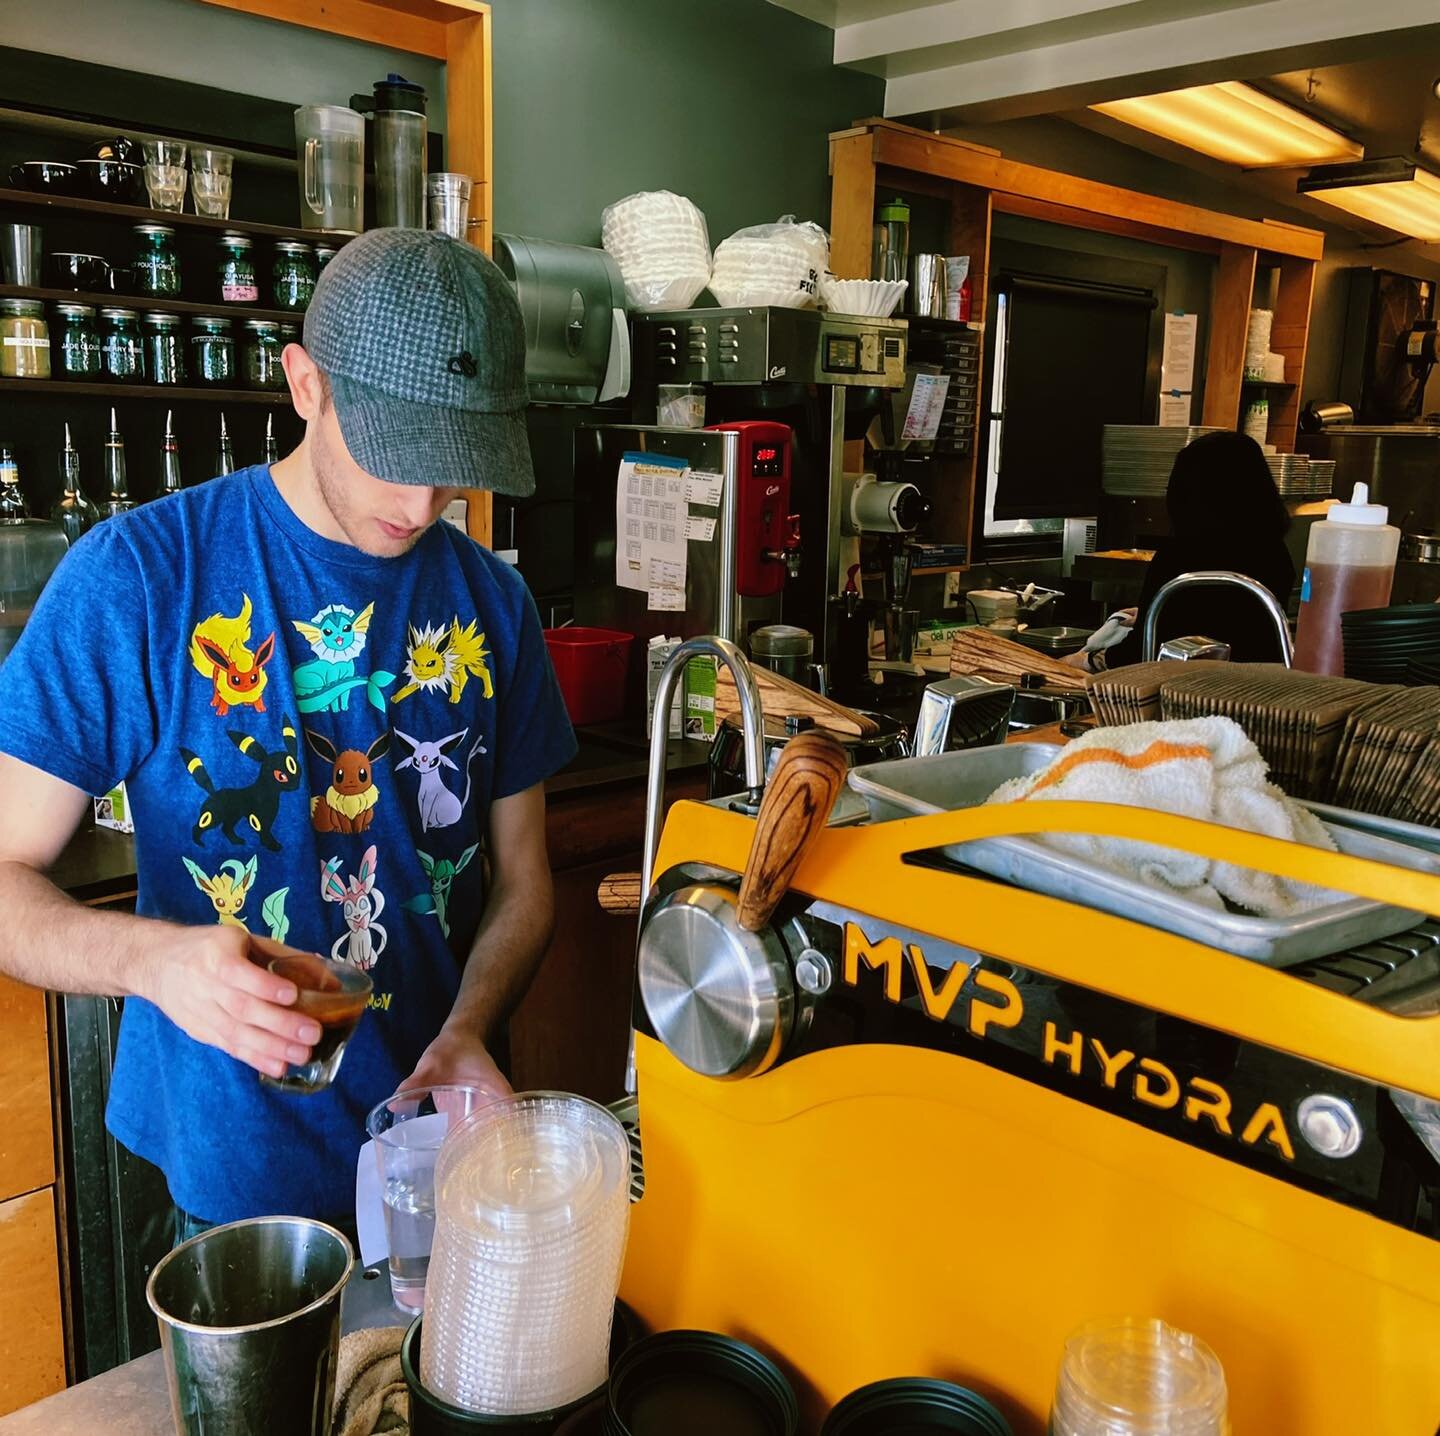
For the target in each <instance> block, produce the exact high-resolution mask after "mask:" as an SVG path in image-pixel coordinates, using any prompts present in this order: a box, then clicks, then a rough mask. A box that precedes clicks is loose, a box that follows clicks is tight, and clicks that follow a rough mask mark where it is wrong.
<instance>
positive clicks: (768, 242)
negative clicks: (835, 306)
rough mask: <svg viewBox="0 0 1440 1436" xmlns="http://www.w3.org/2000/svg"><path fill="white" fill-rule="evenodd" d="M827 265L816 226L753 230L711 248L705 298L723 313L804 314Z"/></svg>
mask: <svg viewBox="0 0 1440 1436" xmlns="http://www.w3.org/2000/svg"><path fill="white" fill-rule="evenodd" d="M829 263H830V237H829V236H828V235H827V234H826V233H825V231H824V230H823V229H821V228H820V226H819V225H818V224H809V223H806V224H793V223H786V222H783V221H782V222H781V223H779V224H769V225H758V226H755V227H754V228H751V229H742V230H739V231H737V232H736V233H735V234H732V235H731V236H730V238H729V239H727V240H723V241H722V242H721V243H720V244H719V245H718V246H716V249H715V268H714V271H713V272H712V273H711V275H710V292H711V294H713V295H714V296H715V298H716V300H717V301H718V302H719V303H720V304H721V305H722V306H723V307H725V308H740V307H742V306H745V305H762V304H770V305H775V306H777V307H779V308H784V309H807V308H810V307H812V306H813V305H814V303H815V297H816V292H817V289H818V287H819V283H820V276H821V275H822V274H824V273H825V270H826V269H827V268H828V266H829Z"/></svg>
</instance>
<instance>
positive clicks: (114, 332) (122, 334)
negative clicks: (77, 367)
mask: <svg viewBox="0 0 1440 1436" xmlns="http://www.w3.org/2000/svg"><path fill="white" fill-rule="evenodd" d="M100 318H101V320H102V322H103V324H104V330H103V332H102V333H101V336H100V358H101V364H102V367H103V369H104V373H105V377H106V378H107V379H119V380H121V381H122V382H125V383H132V384H134V383H138V382H139V381H140V380H141V379H143V378H144V377H145V354H144V341H143V340H142V339H141V337H140V321H139V318H138V316H137V315H136V313H135V311H134V310H133V309H102V310H101V311H100Z"/></svg>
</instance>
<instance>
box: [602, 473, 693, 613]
mask: <svg viewBox="0 0 1440 1436" xmlns="http://www.w3.org/2000/svg"><path fill="white" fill-rule="evenodd" d="M689 472H690V466H689V465H688V464H687V463H686V462H685V460H684V459H676V458H671V457H670V456H669V455H668V454H644V453H626V454H625V455H623V456H622V458H621V460H620V472H619V474H618V476H617V480H616V484H615V582H616V584H617V586H618V587H620V588H630V589H638V590H640V591H641V592H642V593H647V594H650V595H651V602H650V605H649V606H650V607H651V608H675V607H677V604H676V603H675V590H678V591H679V595H680V601H679V604H678V607H679V608H680V609H684V607H685V552H686V551H685V543H686V540H685V522H686V519H687V517H688V509H687V507H686V503H685V480H686V478H687V477H688V476H689ZM657 587H659V588H661V589H663V590H664V591H665V592H664V597H663V601H662V602H660V603H656V602H655V601H654V591H655V589H656V588H657Z"/></svg>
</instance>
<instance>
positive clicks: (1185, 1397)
mask: <svg viewBox="0 0 1440 1436" xmlns="http://www.w3.org/2000/svg"><path fill="white" fill-rule="evenodd" d="M1228 1406H1229V1396H1228V1393H1227V1391H1226V1386H1225V1371H1224V1368H1223V1367H1222V1366H1221V1365H1220V1360H1219V1358H1218V1357H1217V1356H1216V1355H1215V1353H1214V1352H1213V1351H1212V1350H1211V1349H1210V1347H1209V1346H1208V1345H1206V1343H1205V1342H1203V1341H1202V1340H1201V1339H1200V1338H1199V1337H1198V1336H1192V1335H1191V1334H1190V1333H1189V1332H1188V1331H1180V1330H1178V1329H1177V1328H1175V1327H1173V1326H1170V1325H1168V1324H1167V1323H1166V1322H1163V1321H1160V1320H1158V1319H1156V1318H1154V1317H1133V1316H1126V1317H1105V1318H1101V1319H1100V1320H1097V1321H1091V1322H1087V1323H1086V1324H1085V1325H1084V1326H1082V1327H1081V1328H1080V1330H1079V1331H1077V1332H1076V1333H1075V1334H1074V1335H1073V1336H1072V1337H1071V1338H1070V1339H1069V1340H1068V1341H1067V1342H1066V1343H1065V1354H1064V1356H1063V1358H1062V1359H1061V1362H1060V1374H1059V1377H1058V1378H1057V1380H1056V1382H1055V1404H1054V1406H1053V1407H1052V1408H1051V1412H1050V1432H1051V1436H1229V1432H1230V1420H1229V1415H1228Z"/></svg>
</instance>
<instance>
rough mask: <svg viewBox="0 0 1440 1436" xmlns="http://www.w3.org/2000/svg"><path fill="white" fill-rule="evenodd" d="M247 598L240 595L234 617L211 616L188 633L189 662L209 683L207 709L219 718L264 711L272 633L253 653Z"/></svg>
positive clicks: (248, 597)
mask: <svg viewBox="0 0 1440 1436" xmlns="http://www.w3.org/2000/svg"><path fill="white" fill-rule="evenodd" d="M251 611H252V606H251V603H250V595H249V594H248V593H242V594H241V595H240V612H239V613H237V614H236V615H235V617H234V618H227V617H226V616H225V614H224V613H221V612H216V613H212V614H211V615H210V617H209V618H204V619H201V620H200V622H199V623H197V624H196V625H195V627H194V629H193V630H191V633H190V662H191V663H192V664H194V666H195V671H196V672H197V673H198V674H199V675H200V676H201V677H202V678H205V679H208V680H209V683H210V706H211V707H212V708H213V709H214V710H215V712H216V713H217V714H218V715H219V716H220V717H221V718H223V717H225V716H226V715H227V714H228V713H229V712H230V710H231V708H240V707H247V706H248V707H251V708H254V709H255V711H256V712H257V713H263V712H264V711H265V683H266V675H265V665H266V664H267V663H269V662H270V660H271V658H273V657H274V656H275V635H274V633H273V632H272V633H271V634H270V635H269V637H267V638H265V639H264V640H263V641H262V642H261V643H260V645H259V646H258V647H257V648H256V649H255V650H254V651H253V652H252V651H251V650H250V648H249V647H248V646H247V645H248V644H249V642H250V615H251Z"/></svg>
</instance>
